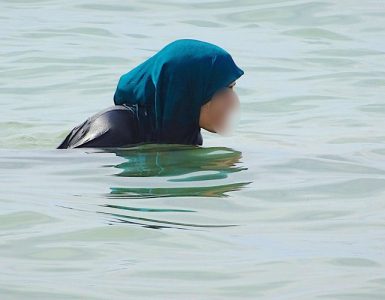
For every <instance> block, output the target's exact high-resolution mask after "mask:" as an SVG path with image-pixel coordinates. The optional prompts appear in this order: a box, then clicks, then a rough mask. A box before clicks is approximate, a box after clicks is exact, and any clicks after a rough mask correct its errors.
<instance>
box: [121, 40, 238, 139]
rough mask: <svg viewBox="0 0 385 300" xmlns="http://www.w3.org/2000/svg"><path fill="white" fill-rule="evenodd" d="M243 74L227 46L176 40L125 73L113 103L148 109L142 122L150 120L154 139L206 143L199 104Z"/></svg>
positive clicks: (198, 41) (205, 101)
mask: <svg viewBox="0 0 385 300" xmlns="http://www.w3.org/2000/svg"><path fill="white" fill-rule="evenodd" d="M243 74H244V71H243V70H242V69H240V68H239V67H238V66H237V65H236V64H235V62H234V61H233V59H232V57H231V55H230V54H229V53H228V52H227V51H226V50H224V49H223V48H221V47H219V46H216V45H214V44H211V43H208V42H204V41H200V40H195V39H178V40H175V41H173V42H171V43H170V44H168V45H166V46H165V47H164V48H162V49H161V50H160V51H158V52H157V53H156V54H154V55H153V56H151V57H150V58H148V59H147V60H146V61H144V62H143V63H141V64H140V65H138V66H137V67H135V68H134V69H132V70H131V71H129V72H128V73H126V74H124V75H122V76H121V77H120V79H119V83H118V86H117V89H116V91H115V94H114V103H115V104H116V105H117V104H125V105H137V107H138V108H139V109H144V110H145V115H146V118H143V119H140V120H139V122H147V123H150V124H151V126H150V127H146V128H151V131H152V132H151V138H150V141H151V142H155V143H177V144H194V143H198V144H202V141H200V142H199V141H198V142H197V136H198V137H199V136H200V138H201V135H200V127H199V115H200V108H201V106H202V105H203V104H205V103H207V102H208V101H209V100H210V99H211V97H212V96H213V95H214V93H215V92H216V91H218V90H220V89H222V88H225V87H226V86H228V85H229V84H230V83H232V82H233V81H235V80H236V79H238V78H239V77H241V76H242V75H243ZM198 139H199V138H198Z"/></svg>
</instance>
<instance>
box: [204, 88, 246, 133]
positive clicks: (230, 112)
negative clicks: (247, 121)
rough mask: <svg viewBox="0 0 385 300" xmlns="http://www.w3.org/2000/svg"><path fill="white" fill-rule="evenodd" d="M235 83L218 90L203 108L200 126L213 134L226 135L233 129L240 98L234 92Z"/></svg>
mask: <svg viewBox="0 0 385 300" xmlns="http://www.w3.org/2000/svg"><path fill="white" fill-rule="evenodd" d="M235 83H236V82H235V81H234V82H232V83H231V84H229V85H228V86H227V87H225V88H222V89H220V90H218V91H217V92H216V93H215V94H214V96H213V97H212V98H211V99H210V101H208V102H207V103H206V104H204V105H202V106H201V110H200V116H199V126H200V127H201V128H204V129H206V130H208V131H210V132H213V133H219V134H226V133H228V132H230V131H231V130H232V129H233V128H232V126H233V125H234V124H232V123H231V122H232V121H234V117H236V116H238V115H237V114H238V113H239V106H240V104H239V98H238V95H237V93H236V92H235V91H234V86H235Z"/></svg>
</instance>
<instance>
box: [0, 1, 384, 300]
mask: <svg viewBox="0 0 385 300" xmlns="http://www.w3.org/2000/svg"><path fill="white" fill-rule="evenodd" d="M184 37H190V38H198V39H202V40H206V41H210V42H213V43H216V44H218V45H220V46H222V47H223V48H225V49H227V50H228V51H229V52H230V53H231V54H232V55H233V57H234V59H235V61H236V62H237V64H238V65H239V66H240V67H241V68H242V69H244V71H245V75H244V76H243V77H242V78H241V79H239V80H238V81H237V85H236V88H235V90H236V91H237V92H238V95H239V97H240V100H241V121H240V124H239V127H238V129H237V131H236V136H233V137H221V136H216V135H214V134H211V133H209V132H206V131H203V138H204V144H203V147H189V146H186V147H184V146H181V147H171V148H170V147H169V146H163V147H156V146H155V147H154V146H153V145H147V146H142V147H139V148H131V149H110V150H109V151H107V150H106V149H92V148H89V149H73V150H68V151H67V150H63V151H61V150H56V149H55V147H56V146H57V145H58V144H59V142H60V141H61V140H62V139H63V138H64V137H65V135H66V134H67V133H68V132H69V130H70V129H71V128H73V127H74V126H75V125H76V124H79V123H80V122H82V121H83V120H84V119H85V118H86V117H88V116H90V115H91V114H94V113H95V112H97V111H99V110H101V109H103V108H105V107H107V106H109V105H111V104H112V103H113V102H112V96H113V93H114V90H115V87H116V84H117V80H118V78H119V76H120V75H121V74H123V73H125V72H127V71H128V70H129V69H131V68H133V67H134V66H136V65H137V64H138V63H140V62H141V61H143V60H144V59H146V58H148V57H149V56H150V55H152V54H154V53H155V52H156V51H157V50H159V49H160V48H161V47H163V46H164V45H165V44H167V43H168V42H171V41H172V40H174V39H177V38H184ZM0 40H1V47H0V52H1V53H0V54H1V55H0V66H1V70H0V79H1V80H0V104H1V112H2V114H1V118H0V204H1V209H0V236H1V238H0V267H1V271H0V298H1V299H30V298H34V299H296V300H298V299H355V300H357V299H365V300H366V299H384V298H385V288H384V286H385V275H384V274H385V273H384V271H385V260H384V259H385V252H384V246H383V245H384V238H385V224H384V218H385V202H384V196H385V145H384V141H385V133H384V128H385V118H384V117H385V101H384V95H385V79H384V78H385V77H384V75H385V71H384V70H385V4H384V2H383V1H378V0H377V1H331V0H329V1H317V2H315V1H314V2H313V1H284V0H282V1H250V0H243V1H241V0H240V1H236V2H234V1H230V2H229V1H223V0H222V1H206V0H205V1H203V0H202V1H194V2H192V1H176V0H175V1H174V0H167V1H147V0H143V1H140V2H138V1H126V2H122V1H108V3H107V2H105V3H101V2H98V3H96V1H91V0H88V1H87V0H82V1H64V0H20V1H11V0H0Z"/></svg>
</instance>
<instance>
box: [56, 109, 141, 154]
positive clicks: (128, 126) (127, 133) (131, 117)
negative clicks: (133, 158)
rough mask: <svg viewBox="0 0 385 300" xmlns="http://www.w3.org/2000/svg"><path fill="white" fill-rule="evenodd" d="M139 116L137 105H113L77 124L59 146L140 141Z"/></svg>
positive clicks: (116, 144)
mask: <svg viewBox="0 0 385 300" xmlns="http://www.w3.org/2000/svg"><path fill="white" fill-rule="evenodd" d="M138 120H139V118H138V116H137V111H136V110H135V107H128V106H125V105H112V106H110V107H108V108H106V109H104V110H102V111H100V112H98V113H96V114H94V115H92V116H91V117H89V118H87V120H85V121H84V122H82V123H81V124H79V125H77V126H75V127H74V128H73V129H72V130H71V132H70V133H68V134H67V136H66V137H65V139H64V140H63V141H62V142H61V144H60V145H59V146H58V147H57V149H64V148H80V147H121V146H125V145H129V144H137V143H140V141H141V139H140V136H141V135H142V134H143V132H141V131H140V128H139V123H138Z"/></svg>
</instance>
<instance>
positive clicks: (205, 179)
mask: <svg viewBox="0 0 385 300" xmlns="http://www.w3.org/2000/svg"><path fill="white" fill-rule="evenodd" d="M99 151H101V152H112V153H115V154H116V155H117V156H119V157H122V158H123V159H124V161H123V162H121V163H119V164H117V165H107V166H105V167H113V168H116V169H117V170H118V172H117V173H116V174H114V175H112V176H117V177H123V178H124V177H127V181H124V186H113V187H110V193H107V194H105V196H106V197H107V198H108V199H115V200H122V199H123V200H124V199H145V198H160V197H194V196H195V197H228V195H227V194H226V193H227V192H230V191H237V190H240V189H241V188H243V187H244V186H245V185H247V184H249V183H250V182H233V180H229V179H228V177H229V175H230V174H232V173H235V172H240V171H243V170H247V168H245V167H242V166H239V164H240V159H241V157H242V154H241V152H239V151H236V150H233V149H231V148H227V147H207V148H205V147H199V146H189V145H164V144H144V145H140V146H135V147H130V148H104V149H99ZM134 177H136V178H139V177H141V178H143V179H144V180H143V181H142V183H143V182H144V184H145V185H146V187H137V186H135V183H133V182H131V181H130V178H134ZM123 178H122V179H123ZM213 180H215V183H216V184H214V181H213ZM218 181H219V184H218ZM226 181H227V182H226ZM229 181H230V182H229ZM208 183H211V184H208ZM130 185H132V186H130ZM151 185H158V186H154V187H151ZM159 185H163V186H161V187H159ZM165 185H166V186H165ZM149 186H150V187H149ZM100 206H101V207H103V208H105V209H107V210H109V211H111V210H112V211H113V212H106V211H103V212H100V213H103V214H108V215H110V216H113V217H114V220H115V221H119V222H127V223H135V224H141V223H138V222H137V221H141V222H142V221H143V222H151V223H155V224H158V223H159V224H162V225H174V226H175V225H181V226H188V227H226V226H237V225H198V224H188V223H177V222H171V221H164V220H156V219H154V218H144V217H137V216H132V215H127V213H128V212H136V213H138V212H139V213H145V214H146V215H148V214H149V213H153V212H158V213H159V212H161V213H167V212H174V213H189V214H191V213H197V211H194V210H184V209H167V208H164V209H162V208H138V207H132V206H125V205H113V204H105V205H100ZM133 220H135V222H133ZM142 225H145V226H147V227H148V226H149V225H148V224H143V223H142ZM150 227H151V228H163V227H168V226H159V225H151V226H150ZM173 228H175V227H173Z"/></svg>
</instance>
